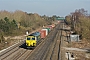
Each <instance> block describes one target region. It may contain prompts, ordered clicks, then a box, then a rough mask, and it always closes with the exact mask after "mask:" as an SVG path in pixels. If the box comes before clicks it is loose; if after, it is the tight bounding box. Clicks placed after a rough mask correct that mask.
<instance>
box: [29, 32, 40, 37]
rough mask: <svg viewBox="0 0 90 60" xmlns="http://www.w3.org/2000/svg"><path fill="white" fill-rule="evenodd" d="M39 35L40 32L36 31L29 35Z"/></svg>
mask: <svg viewBox="0 0 90 60" xmlns="http://www.w3.org/2000/svg"><path fill="white" fill-rule="evenodd" d="M39 35H40V32H35V33H32V34H30V35H29V36H39Z"/></svg>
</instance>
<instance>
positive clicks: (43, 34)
mask: <svg viewBox="0 0 90 60" xmlns="http://www.w3.org/2000/svg"><path fill="white" fill-rule="evenodd" d="M39 32H40V34H41V38H45V37H46V30H39Z"/></svg>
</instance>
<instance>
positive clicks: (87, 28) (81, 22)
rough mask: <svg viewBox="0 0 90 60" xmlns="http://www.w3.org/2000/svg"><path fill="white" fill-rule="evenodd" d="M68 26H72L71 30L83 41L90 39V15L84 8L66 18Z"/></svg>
mask: <svg viewBox="0 0 90 60" xmlns="http://www.w3.org/2000/svg"><path fill="white" fill-rule="evenodd" d="M66 20H67V22H68V25H70V26H71V28H72V29H71V30H73V31H75V33H76V34H79V35H80V36H81V38H82V39H87V40H89V39H90V37H89V36H90V34H89V33H90V14H88V11H87V10H85V9H84V8H81V9H76V10H75V12H72V13H70V15H68V16H66Z"/></svg>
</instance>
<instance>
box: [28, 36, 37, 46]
mask: <svg viewBox="0 0 90 60" xmlns="http://www.w3.org/2000/svg"><path fill="white" fill-rule="evenodd" d="M26 46H27V47H34V46H36V38H35V36H27V37H26Z"/></svg>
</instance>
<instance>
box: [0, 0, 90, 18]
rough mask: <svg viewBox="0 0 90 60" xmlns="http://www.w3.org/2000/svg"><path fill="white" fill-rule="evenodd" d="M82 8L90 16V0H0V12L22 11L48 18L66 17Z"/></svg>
mask: <svg viewBox="0 0 90 60" xmlns="http://www.w3.org/2000/svg"><path fill="white" fill-rule="evenodd" d="M81 8H84V9H85V10H87V11H88V13H89V14H90V0H0V10H6V11H15V10H22V11H24V12H28V13H38V14H39V15H47V16H52V15H57V16H62V17H64V16H66V15H68V14H70V13H71V12H74V11H75V10H76V9H81Z"/></svg>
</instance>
